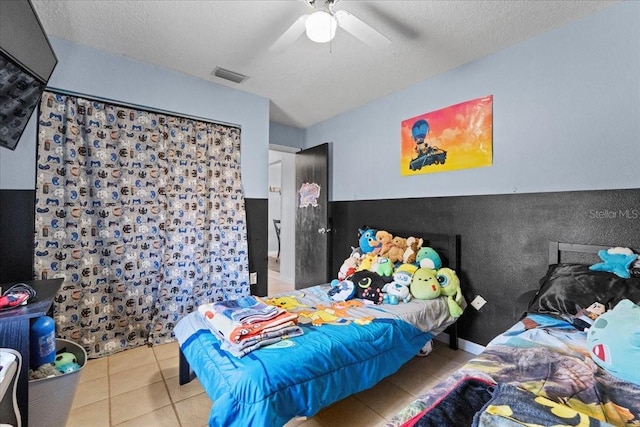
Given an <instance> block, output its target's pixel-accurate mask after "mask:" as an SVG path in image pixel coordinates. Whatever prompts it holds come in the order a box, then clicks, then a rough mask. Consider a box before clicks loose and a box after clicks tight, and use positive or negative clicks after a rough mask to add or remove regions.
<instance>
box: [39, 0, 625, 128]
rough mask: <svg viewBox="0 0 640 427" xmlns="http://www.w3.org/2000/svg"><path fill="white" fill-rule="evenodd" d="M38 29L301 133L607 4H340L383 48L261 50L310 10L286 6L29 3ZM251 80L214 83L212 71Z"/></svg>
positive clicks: (109, 0) (341, 37)
mask: <svg viewBox="0 0 640 427" xmlns="http://www.w3.org/2000/svg"><path fill="white" fill-rule="evenodd" d="M32 3H33V5H34V8H35V9H36V12H37V13H38V16H39V17H40V20H41V21H42V24H43V26H44V28H45V31H46V32H47V34H49V35H53V36H56V37H59V38H62V39H66V40H70V41H73V42H76V43H79V44H83V45H87V46H91V47H94V48H97V49H101V50H105V51H108V52H112V53H115V54H121V55H125V56H127V57H130V58H134V59H136V60H139V61H143V62H146V63H149V64H155V65H158V66H161V67H165V68H168V69H172V70H176V71H180V72H183V73H186V74H190V75H193V76H196V77H199V78H202V79H206V80H210V81H213V82H216V83H219V84H222V85H226V86H230V87H233V88H236V89H240V90H243V91H246V92H250V93H253V94H256V95H260V96H263V97H266V98H268V99H269V100H270V101H271V102H270V116H271V117H270V118H271V120H272V121H274V122H277V123H281V124H285V125H288V126H293V127H298V128H306V127H308V126H311V125H313V124H315V123H318V122H320V121H323V120H325V119H328V118H330V117H332V116H335V115H337V114H340V113H342V112H345V111H348V110H350V109H352V108H355V107H358V106H361V105H363V104H365V103H367V102H369V101H372V100H374V99H376V98H380V97H382V96H385V95H388V94H390V93H392V92H394V91H397V90H400V89H404V88H406V87H408V86H411V85H412V84H414V83H417V82H419V81H421V80H425V79H427V78H429V77H432V76H435V75H438V74H440V73H443V72H446V71H448V70H451V69H452V68H455V67H457V66H459V65H462V64H464V63H467V62H470V61H473V60H475V59H478V58H481V57H483V56H486V55H489V54H492V53H494V52H496V51H498V50H501V49H504V48H506V47H508V46H512V45H514V44H517V43H519V42H521V41H523V40H526V39H528V38H531V37H533V36H535V35H537V34H540V33H543V32H545V31H548V30H551V29H553V28H557V27H560V26H562V25H564V24H566V23H569V22H572V21H576V20H578V19H580V18H582V17H584V16H586V15H588V14H590V13H593V12H595V11H597V10H600V9H602V8H604V7H607V6H609V5H612V4H614V3H616V2H615V1H598V0H590V1H584V0H577V1H573V0H561V1H557V0H548V1H547V0H512V1H507V0H497V1H488V0H483V1H479V0H467V1H443V0H439V1H427V0H425V1H399V0H397V1H393V0H391V1H357V0H342V1H340V2H339V3H338V4H337V5H336V9H344V10H347V11H349V12H351V13H352V14H353V15H355V16H357V17H358V18H360V19H361V20H362V21H364V22H366V23H367V24H369V25H371V26H372V27H374V28H375V29H377V30H378V31H380V32H381V33H383V34H384V35H386V36H387V37H388V38H389V39H391V41H392V43H391V44H390V45H388V46H385V47H383V48H377V49H374V48H370V47H368V46H367V45H365V44H364V43H362V42H361V41H359V40H358V39H356V38H355V37H353V36H352V35H351V34H349V33H347V32H345V31H344V30H342V29H340V28H339V29H338V31H337V33H336V37H335V38H334V40H333V42H331V44H316V43H313V42H311V41H309V40H308V39H307V38H306V36H305V35H303V36H301V37H300V38H299V39H298V40H297V41H296V43H295V44H293V45H292V46H291V47H289V48H288V49H286V50H285V51H284V52H280V53H274V52H271V51H269V47H270V46H271V44H272V43H274V42H275V40H276V39H278V37H279V36H280V35H281V34H282V33H283V32H284V31H285V30H286V29H287V28H288V27H289V26H290V25H291V24H292V23H293V22H294V21H295V20H296V19H297V18H298V17H299V16H301V15H302V14H305V13H309V11H310V8H309V6H307V5H306V4H305V3H304V2H303V1H300V0H284V1H268V0H258V1H248V0H235V1H231V0H227V1H212V0H209V1H205V0H202V1H187V0H180V1H179V0H175V1H170V0H161V1H153V0H145V1H114V0H104V1H94V0H81V1H80V0H56V1H50V0H32ZM216 66H219V67H222V68H226V69H229V70H232V71H235V72H238V73H241V74H245V75H247V76H249V79H247V80H246V81H245V82H244V83H242V84H235V83H232V82H228V81H226V80H223V79H220V78H217V77H214V76H212V75H211V72H212V71H213V69H214V68H215V67H216Z"/></svg>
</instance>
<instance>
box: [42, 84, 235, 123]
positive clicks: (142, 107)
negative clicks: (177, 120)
mask: <svg viewBox="0 0 640 427" xmlns="http://www.w3.org/2000/svg"><path fill="white" fill-rule="evenodd" d="M45 90H48V91H51V92H57V93H59V94H61V95H71V96H79V97H81V98H86V99H89V100H91V101H98V102H107V103H110V104H114V105H117V106H120V107H126V108H133V109H136V110H144V111H148V112H151V113H159V114H165V115H168V116H173V117H183V118H186V119H194V120H198V121H202V122H205V123H212V124H215V125H223V126H234V127H237V128H239V129H242V126H240V125H239V124H236V123H228V122H222V121H218V120H211V119H207V118H205V117H199V116H193V115H191V114H182V113H176V112H175V111H169V110H163V109H161V108H154V107H149V106H146V105H140V104H134V103H130V102H124V101H118V100H115V99H111V98H103V97H100V96H94V95H87V94H85V93H81V92H75V91H72V90H66V89H60V88H57V87H51V86H47V87H45Z"/></svg>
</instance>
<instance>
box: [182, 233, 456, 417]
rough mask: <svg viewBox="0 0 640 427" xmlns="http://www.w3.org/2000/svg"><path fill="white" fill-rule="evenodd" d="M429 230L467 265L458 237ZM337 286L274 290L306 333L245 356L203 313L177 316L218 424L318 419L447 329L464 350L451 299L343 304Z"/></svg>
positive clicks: (185, 378)
mask: <svg viewBox="0 0 640 427" xmlns="http://www.w3.org/2000/svg"><path fill="white" fill-rule="evenodd" d="M422 237H423V239H424V245H429V246H430V247H432V248H433V249H435V250H436V251H437V252H438V253H439V254H440V255H441V257H442V260H443V262H444V263H446V264H444V265H448V266H449V267H451V268H453V269H457V268H458V267H459V247H460V238H459V236H457V235H443V234H428V235H423V236H422ZM330 288H331V285H330V284H319V285H316V286H312V287H310V288H306V289H302V290H297V291H292V292H288V293H286V294H281V295H276V296H274V297H270V298H269V299H266V298H265V299H264V300H265V301H267V302H269V303H274V302H276V303H277V305H278V306H279V307H285V308H286V310H287V311H288V312H294V313H297V314H298V315H299V317H298V324H297V325H298V326H299V327H300V329H301V330H302V331H303V333H302V334H301V335H299V336H295V337H292V338H290V339H286V340H282V341H278V342H275V343H274V344H272V345H269V346H266V347H261V348H259V349H257V350H255V351H252V352H250V353H248V354H246V355H244V356H243V357H236V356H234V355H232V354H230V353H229V352H228V351H225V350H224V349H223V348H224V342H222V343H221V340H219V339H218V338H216V336H214V334H212V333H211V329H210V328H209V327H208V325H207V324H206V320H205V317H204V316H202V315H200V314H199V313H197V312H194V313H190V314H188V315H187V316H185V317H184V318H183V319H182V320H180V321H179V322H178V324H177V325H176V328H175V330H174V332H175V336H176V338H177V340H178V342H179V344H180V367H179V369H180V376H179V381H180V384H181V385H182V384H185V383H187V382H189V381H190V380H191V379H193V378H194V377H196V376H197V378H198V380H199V382H200V384H201V385H202V387H203V388H204V390H205V391H206V392H207V394H208V396H209V397H210V398H211V400H212V401H213V402H214V403H213V406H212V408H211V412H210V416H209V425H211V426H249V425H251V426H281V425H283V424H285V423H287V422H288V421H289V420H291V419H293V418H296V417H311V416H313V415H315V414H316V413H317V412H318V411H319V410H320V409H322V408H323V407H326V406H328V405H330V404H332V403H334V402H337V401H338V400H341V399H343V398H345V397H347V396H349V395H351V394H353V393H357V392H359V391H362V390H365V389H368V388H370V387H372V386H374V385H375V384H376V383H378V382H379V381H380V380H382V379H383V378H385V377H387V376H389V375H391V374H393V373H394V372H396V371H397V370H398V369H399V368H400V367H401V366H402V365H403V364H404V363H406V362H407V361H409V360H410V359H412V358H413V357H415V356H416V355H418V354H419V352H420V351H421V349H423V348H425V345H426V344H427V343H429V342H430V340H431V339H433V337H434V336H436V335H438V334H439V333H441V332H442V331H444V330H445V329H447V328H449V329H448V330H447V331H448V332H449V335H450V338H451V340H450V346H451V347H453V348H457V336H456V331H455V328H454V327H453V325H455V320H456V318H454V317H451V315H450V314H449V308H448V305H447V300H446V297H439V298H435V299H429V300H417V299H413V300H411V301H409V302H406V303H405V302H401V303H399V304H397V305H392V304H379V305H377V304H364V303H362V301H361V300H359V299H351V300H349V301H346V303H342V304H338V305H336V303H335V302H332V301H331V300H329V299H328V297H327V295H328V290H329V289H330ZM281 303H282V304H281ZM347 303H348V304H347ZM463 304H464V306H465V307H466V302H464V301H463Z"/></svg>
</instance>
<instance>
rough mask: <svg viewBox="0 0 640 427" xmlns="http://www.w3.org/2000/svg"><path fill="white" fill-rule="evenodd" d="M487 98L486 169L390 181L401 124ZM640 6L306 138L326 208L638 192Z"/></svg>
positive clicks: (505, 54)
mask: <svg viewBox="0 0 640 427" xmlns="http://www.w3.org/2000/svg"><path fill="white" fill-rule="evenodd" d="M485 95H493V96H494V100H493V153H494V154H493V166H491V167H484V168H477V169H467V170H461V171H451V172H443V173H432V174H422V175H417V176H408V177H403V176H401V175H400V160H399V159H400V123H401V122H402V121H403V120H405V119H408V118H411V117H415V116H417V115H420V114H423V113H427V112H430V111H433V110H438V109H441V108H444V107H447V106H450V105H454V104H457V103H460V102H463V101H467V100H471V99H475V98H479V97H482V96H485ZM639 138H640V2H637V1H627V2H623V3H621V4H616V5H614V6H611V7H609V8H606V9H604V10H603V11H601V12H599V13H597V14H594V15H591V16H588V17H586V18H585V19H582V20H580V21H577V22H574V23H571V24H569V25H566V26H564V27H562V28H559V29H557V30H554V31H550V32H547V33H545V34H542V35H540V36H537V37H535V38H532V39H529V40H527V41H525V42H523V43H520V44H518V45H516V46H514V47H511V48H508V49H505V50H503V51H500V52H498V53H496V54H494V55H491V56H488V57H486V58H483V59H481V60H478V61H474V62H472V63H469V64H466V65H464V66H461V67H459V68H457V69H455V70H453V71H451V72H448V73H445V74H442V75H440V76H437V77H436V78H432V79H429V80H425V81H423V82H421V83H419V84H416V85H414V86H411V87H409V88H407V89H406V90H403V91H400V92H396V93H394V94H392V95H390V96H387V97H385V98H382V99H379V100H376V101H373V102H371V103H369V104H367V105H365V106H363V107H361V108H357V109H355V110H351V111H349V112H346V113H344V114H341V115H339V116H336V117H334V118H332V119H329V120H326V121H324V122H322V123H320V124H317V125H315V126H312V127H310V128H308V129H306V130H305V142H304V146H305V147H312V146H315V145H318V144H321V143H323V142H327V141H331V142H332V150H333V152H332V160H331V169H332V186H331V189H330V194H329V196H330V199H331V200H333V201H344V200H366V199H390V198H404V197H430V196H452V195H479V194H507V193H529V192H547V191H572V190H590V189H623V188H639V187H640V173H638V161H639V159H640V144H639V143H638V140H639Z"/></svg>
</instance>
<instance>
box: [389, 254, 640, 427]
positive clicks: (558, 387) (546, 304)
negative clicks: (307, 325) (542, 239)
mask: <svg viewBox="0 0 640 427" xmlns="http://www.w3.org/2000/svg"><path fill="white" fill-rule="evenodd" d="M608 248H609V247H605V246H593V245H581V244H569V243H558V242H551V243H550V246H549V261H550V265H549V270H548V272H547V274H546V275H545V276H544V277H543V278H542V279H541V280H540V286H539V288H538V289H536V290H534V291H533V292H531V293H527V294H526V295H527V296H528V298H527V299H528V300H529V303H528V304H527V307H526V311H525V313H524V314H523V317H522V318H521V319H520V320H519V321H518V322H517V323H515V324H514V325H513V326H512V327H511V328H510V329H508V330H507V331H505V332H504V333H502V334H500V335H498V336H497V337H495V338H494V339H493V340H492V341H491V342H489V344H488V345H487V346H486V348H485V349H484V351H483V352H482V353H480V354H479V355H478V356H476V357H474V358H473V359H472V360H471V361H469V362H468V363H467V364H465V365H464V366H463V367H462V368H460V369H459V370H457V371H456V372H454V374H452V375H451V376H449V377H448V378H447V379H445V380H443V381H442V382H440V383H439V384H437V385H436V386H435V387H434V388H433V389H431V390H430V391H428V392H426V393H425V394H423V395H421V396H420V397H419V398H418V399H416V400H415V401H413V402H412V403H411V404H409V405H408V406H406V407H405V408H404V409H403V410H401V411H400V412H399V413H398V414H397V415H396V416H394V417H393V418H392V419H391V420H390V421H389V422H388V424H387V426H388V427H392V426H393V427H397V426H406V427H408V426H423V427H424V426H444V425H447V426H448V425H451V426H463V425H473V426H515V425H582V426H598V425H616V426H638V425H640V385H639V384H640V376H638V374H637V373H634V374H629V372H631V371H633V372H637V371H638V369H637V367H636V368H632V369H631V371H628V372H626V373H625V372H623V369H621V368H620V367H621V366H622V367H624V363H625V360H626V362H627V363H636V364H637V363H638V361H640V340H639V338H640V307H638V306H637V305H635V304H634V303H636V304H637V303H638V302H640V278H639V277H634V275H632V276H631V277H630V278H621V277H618V276H617V275H616V274H614V273H612V272H611V269H609V268H608V266H607V268H605V271H594V270H592V269H591V268H589V267H590V266H592V265H596V264H597V265H599V266H602V265H603V264H605V263H604V262H600V263H598V262H596V261H597V257H594V256H593V254H594V253H598V255H600V254H601V253H602V251H605V252H607V249H608ZM636 253H637V252H636ZM560 254H562V258H563V259H564V258H565V256H567V258H574V259H575V261H572V262H567V261H562V259H561V257H560ZM586 254H591V255H590V257H591V258H588V257H587V255H586ZM529 297H530V298H529ZM594 302H600V303H602V304H603V305H604V306H605V309H606V312H605V313H604V314H600V317H597V316H596V315H594V314H593V313H591V314H590V316H591V315H593V316H592V317H593V318H591V317H590V319H591V320H590V323H589V324H584V323H583V319H584V316H583V315H584V313H585V311H583V310H584V309H585V308H588V307H590V306H591V305H592V304H593V303H594ZM621 312H628V313H634V314H633V316H634V317H631V318H625V320H620V321H618V320H616V319H617V318H616V317H615V315H616V314H617V315H619V314H620V313H621ZM594 319H595V320H594ZM629 319H631V320H629ZM605 326H606V327H607V328H609V329H603V328H604V327H605ZM583 328H584V330H583ZM602 331H606V334H605V336H606V338H607V339H608V340H610V341H611V340H613V339H614V338H613V337H624V338H623V339H621V341H624V342H626V339H627V337H632V338H631V339H633V340H635V343H632V344H633V346H635V347H633V348H631V349H630V348H629V347H626V346H625V347H620V349H619V350H618V349H616V350H617V351H618V352H617V354H616V355H615V357H613V356H612V354H613V351H614V350H612V349H614V346H613V344H611V348H607V350H606V352H604V351H598V348H603V347H602V343H601V342H600V341H599V338H600V336H598V335H597V334H598V333H599V332H602ZM633 337H634V338H633ZM605 344H606V345H609V344H610V343H608V342H607V343H605ZM609 352H611V353H612V354H609ZM623 352H624V353H623ZM605 353H606V356H607V358H609V356H612V357H610V358H609V359H605V358H604V355H605ZM605 362H606V363H605ZM618 363H619V364H620V366H619V365H618ZM627 368H628V366H627ZM623 373H624V375H623Z"/></svg>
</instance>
